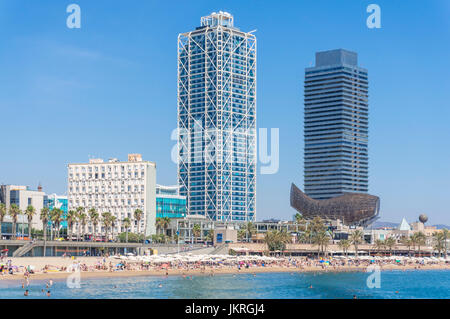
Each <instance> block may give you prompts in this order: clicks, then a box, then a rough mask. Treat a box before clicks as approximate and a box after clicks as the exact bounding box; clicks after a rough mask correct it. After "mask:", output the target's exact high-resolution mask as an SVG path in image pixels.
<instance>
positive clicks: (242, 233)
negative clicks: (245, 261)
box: [237, 229, 246, 242]
mask: <svg viewBox="0 0 450 319" xmlns="http://www.w3.org/2000/svg"><path fill="white" fill-rule="evenodd" d="M245 235H246V232H245V230H244V229H239V230H238V233H237V237H238V240H239V241H240V242H242V241H244V238H245Z"/></svg>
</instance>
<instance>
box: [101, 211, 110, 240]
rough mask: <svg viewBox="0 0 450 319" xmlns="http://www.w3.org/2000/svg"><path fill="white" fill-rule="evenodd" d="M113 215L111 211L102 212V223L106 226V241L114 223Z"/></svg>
mask: <svg viewBox="0 0 450 319" xmlns="http://www.w3.org/2000/svg"><path fill="white" fill-rule="evenodd" d="M111 217H112V215H111V213H110V212H105V213H102V224H103V227H105V241H108V230H109V227H110V226H111V224H112V221H111Z"/></svg>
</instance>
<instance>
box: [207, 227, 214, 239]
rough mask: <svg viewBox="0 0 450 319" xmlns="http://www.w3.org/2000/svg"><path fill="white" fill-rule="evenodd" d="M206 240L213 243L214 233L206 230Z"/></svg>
mask: <svg viewBox="0 0 450 319" xmlns="http://www.w3.org/2000/svg"><path fill="white" fill-rule="evenodd" d="M206 240H207V241H208V242H213V241H214V232H213V231H212V230H208V232H207V233H206Z"/></svg>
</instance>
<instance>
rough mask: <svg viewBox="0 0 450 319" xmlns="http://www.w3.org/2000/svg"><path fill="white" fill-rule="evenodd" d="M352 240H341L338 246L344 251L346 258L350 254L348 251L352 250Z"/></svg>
mask: <svg viewBox="0 0 450 319" xmlns="http://www.w3.org/2000/svg"><path fill="white" fill-rule="evenodd" d="M350 245H351V243H350V240H348V239H341V240H340V241H339V243H338V246H339V247H340V248H341V249H342V250H343V251H344V253H345V256H347V254H348V249H349V248H350Z"/></svg>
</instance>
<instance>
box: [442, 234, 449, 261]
mask: <svg viewBox="0 0 450 319" xmlns="http://www.w3.org/2000/svg"><path fill="white" fill-rule="evenodd" d="M442 234H443V237H444V247H443V249H444V258H446V259H447V239H448V238H449V237H450V236H449V231H448V229H447V228H443V229H442Z"/></svg>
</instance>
